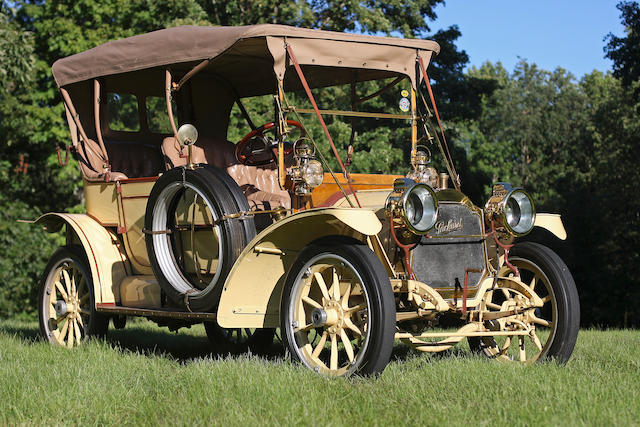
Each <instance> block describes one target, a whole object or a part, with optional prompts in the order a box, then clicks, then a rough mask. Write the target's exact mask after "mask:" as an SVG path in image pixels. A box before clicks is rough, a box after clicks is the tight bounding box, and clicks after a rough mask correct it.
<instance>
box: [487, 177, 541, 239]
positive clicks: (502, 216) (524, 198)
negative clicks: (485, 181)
mask: <svg viewBox="0 0 640 427" xmlns="http://www.w3.org/2000/svg"><path fill="white" fill-rule="evenodd" d="M485 215H486V218H487V221H492V220H493V221H494V223H495V225H496V228H497V229H498V230H499V231H506V232H507V233H509V234H511V235H513V236H516V237H518V236H524V235H525V234H528V233H529V232H530V231H531V230H532V229H533V225H534V223H535V222H536V210H535V207H534V205H533V200H532V199H531V196H530V195H529V193H527V192H526V191H525V190H524V189H522V188H517V187H516V188H514V187H513V186H512V185H511V184H508V183H506V182H499V183H497V184H495V185H494V186H493V193H492V194H491V197H490V198H489V201H488V202H487V204H486V206H485Z"/></svg>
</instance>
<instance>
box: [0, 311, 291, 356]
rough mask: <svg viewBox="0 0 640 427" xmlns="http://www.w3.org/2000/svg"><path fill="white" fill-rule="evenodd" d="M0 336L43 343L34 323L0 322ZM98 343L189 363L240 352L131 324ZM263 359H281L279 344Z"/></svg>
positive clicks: (199, 337) (194, 336) (198, 338)
mask: <svg viewBox="0 0 640 427" xmlns="http://www.w3.org/2000/svg"><path fill="white" fill-rule="evenodd" d="M0 334H4V335H7V336H13V337H15V338H17V339H18V340H20V341H22V342H23V343H25V344H33V343H37V342H44V340H43V338H42V336H41V335H40V330H39V328H38V324H37V322H34V321H19V320H7V321H2V322H0ZM96 340H102V341H103V342H104V343H106V344H107V345H108V346H110V347H111V348H113V349H115V350H120V351H124V352H132V353H139V354H143V355H150V356H151V355H152V356H158V357H166V358H169V359H172V360H175V361H177V362H179V363H189V362H191V361H194V360H197V359H202V358H204V357H216V358H223V359H224V358H227V357H235V356H238V355H242V354H248V353H247V352H243V351H234V352H228V351H227V352H221V351H217V350H216V348H215V347H214V346H213V345H212V344H211V342H210V341H209V339H208V338H207V337H206V335H204V332H203V334H202V335H197V334H194V333H191V331H190V330H189V329H181V330H180V331H179V333H175V332H170V331H169V330H168V329H160V328H154V327H153V326H150V324H148V323H147V322H143V321H140V322H135V323H133V324H132V325H127V327H126V328H124V329H115V328H113V327H110V328H109V332H108V334H107V336H106V338H104V339H101V338H96ZM254 354H256V355H258V356H260V357H263V358H266V359H273V360H276V359H280V358H282V357H283V356H284V349H283V347H282V344H281V343H280V342H279V341H278V340H277V339H275V340H274V342H273V343H272V344H271V345H270V346H269V347H268V348H264V349H263V351H260V352H259V353H254Z"/></svg>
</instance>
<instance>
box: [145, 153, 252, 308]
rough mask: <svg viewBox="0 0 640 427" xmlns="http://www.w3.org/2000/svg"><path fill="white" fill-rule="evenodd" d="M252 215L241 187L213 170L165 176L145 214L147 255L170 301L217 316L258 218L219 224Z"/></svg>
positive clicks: (199, 168)
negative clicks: (231, 274)
mask: <svg viewBox="0 0 640 427" xmlns="http://www.w3.org/2000/svg"><path fill="white" fill-rule="evenodd" d="M248 210H249V204H248V202H247V199H246V198H245V197H244V195H243V194H242V191H241V190H240V188H239V187H238V185H237V184H236V182H235V181H234V180H233V179H232V178H231V177H230V176H229V175H227V174H226V173H225V172H224V171H222V170H220V169H218V168H215V167H213V166H210V165H197V167H196V168H195V169H188V168H184V167H179V168H175V169H171V170H170V171H168V172H165V173H164V174H163V175H162V176H161V177H160V178H158V180H157V181H156V183H155V184H154V186H153V189H152V190H151V194H150V195H149V200H148V201H147V209H146V212H145V233H146V238H145V239H146V245H147V254H148V256H149V261H150V263H151V268H152V269H153V273H154V274H155V276H156V278H157V279H158V282H159V284H160V286H161V287H162V289H163V290H164V292H165V293H166V294H167V296H168V297H169V298H170V299H171V300H172V301H173V302H174V303H175V304H177V305H178V306H179V307H181V308H184V309H187V310H190V311H212V310H215V308H216V307H217V305H218V302H219V300H220V294H221V292H222V286H223V284H224V282H225V280H226V278H227V275H228V274H229V271H230V270H231V267H233V264H234V263H235V261H236V259H237V258H238V256H239V255H240V252H242V250H243V249H244V247H245V246H246V245H247V243H248V242H249V241H250V240H251V239H252V238H253V237H254V236H255V233H256V231H255V224H254V221H253V217H240V218H234V219H227V220H224V221H219V220H220V219H221V218H223V217H224V216H225V215H230V214H236V213H238V212H244V211H248Z"/></svg>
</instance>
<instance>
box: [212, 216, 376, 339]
mask: <svg viewBox="0 0 640 427" xmlns="http://www.w3.org/2000/svg"><path fill="white" fill-rule="evenodd" d="M381 229H382V224H381V223H380V221H379V220H378V218H377V217H376V215H375V213H374V212H373V211H371V210H368V209H352V208H325V209H311V210H308V211H304V212H301V213H298V214H295V215H291V216H289V217H287V218H285V219H283V220H281V221H279V222H276V223H275V224H272V225H270V226H269V227H267V228H266V229H265V230H263V231H262V232H261V233H260V234H258V235H257V236H256V237H255V238H254V239H253V240H252V241H251V242H250V243H249V244H248V245H247V247H246V248H244V250H243V251H242V253H241V254H240V256H239V257H238V260H237V261H236V263H235V264H234V266H233V268H232V269H231V272H230V273H229V276H228V277H227V280H226V281H225V284H224V288H223V290H222V295H221V297H220V305H219V306H218V312H217V320H218V323H219V324H220V326H222V327H224V328H262V327H270V328H275V327H278V326H280V322H279V314H280V296H281V294H282V287H283V286H284V281H285V279H286V275H287V273H288V271H289V269H290V268H291V265H292V264H293V263H294V261H295V260H296V258H297V257H298V253H299V252H300V251H301V250H302V249H303V248H304V247H305V246H307V245H308V244H310V243H311V242H313V241H314V240H317V239H319V238H321V237H326V236H332V235H333V236H347V237H352V238H355V239H357V240H360V241H362V242H366V240H367V236H371V235H374V234H377V233H378V232H380V230H381Z"/></svg>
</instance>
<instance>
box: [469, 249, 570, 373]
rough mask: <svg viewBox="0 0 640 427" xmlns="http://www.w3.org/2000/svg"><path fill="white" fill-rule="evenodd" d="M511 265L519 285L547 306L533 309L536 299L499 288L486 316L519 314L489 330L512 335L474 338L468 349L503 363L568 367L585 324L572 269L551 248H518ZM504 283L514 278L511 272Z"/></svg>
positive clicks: (490, 295) (488, 300)
mask: <svg viewBox="0 0 640 427" xmlns="http://www.w3.org/2000/svg"><path fill="white" fill-rule="evenodd" d="M509 261H510V262H511V263H512V264H513V265H514V266H515V267H517V269H518V272H519V274H520V280H521V281H522V282H523V283H524V284H526V285H527V286H528V287H529V288H530V289H531V290H532V291H533V292H534V293H535V294H536V295H537V296H538V297H540V299H541V301H542V306H541V307H531V299H530V298H529V297H528V296H526V295H524V294H523V293H521V292H519V291H517V290H514V289H511V288H506V287H501V286H500V281H498V286H497V287H496V289H494V290H493V291H489V292H487V294H486V295H485V298H484V301H483V302H482V303H481V306H480V308H481V310H484V311H485V312H505V311H510V310H513V311H515V312H517V314H515V315H512V316H509V317H504V318H499V319H495V320H489V321H485V322H484V326H485V327H486V328H487V329H489V330H496V331H501V333H505V331H506V332H508V331H513V332H514V334H513V335H509V334H507V335H500V336H494V337H482V338H470V339H469V346H470V347H471V349H472V350H474V351H479V352H481V353H483V354H485V355H486V356H488V357H491V358H496V359H498V360H503V361H512V360H513V361H520V362H535V361H536V360H539V359H544V358H547V357H554V358H557V359H558V360H559V361H561V362H566V361H567V360H568V359H569V357H570V356H571V353H572V352H573V348H574V346H575V342H576V338H577V335H578V328H579V324H580V315H579V313H580V311H579V302H578V294H577V291H576V287H575V284H574V281H573V278H572V277H571V274H570V273H569V270H568V268H567V266H566V265H565V264H564V262H562V260H561V259H560V258H559V257H558V256H557V255H556V254H555V253H554V252H553V251H551V250H550V249H549V248H547V247H545V246H542V245H539V244H536V243H531V242H525V243H521V244H519V245H516V246H515V247H514V248H513V249H512V250H511V254H510V256H509ZM499 274H500V276H502V277H514V273H513V272H512V271H511V269H509V268H508V267H504V268H502V269H501V271H500V273H499Z"/></svg>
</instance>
